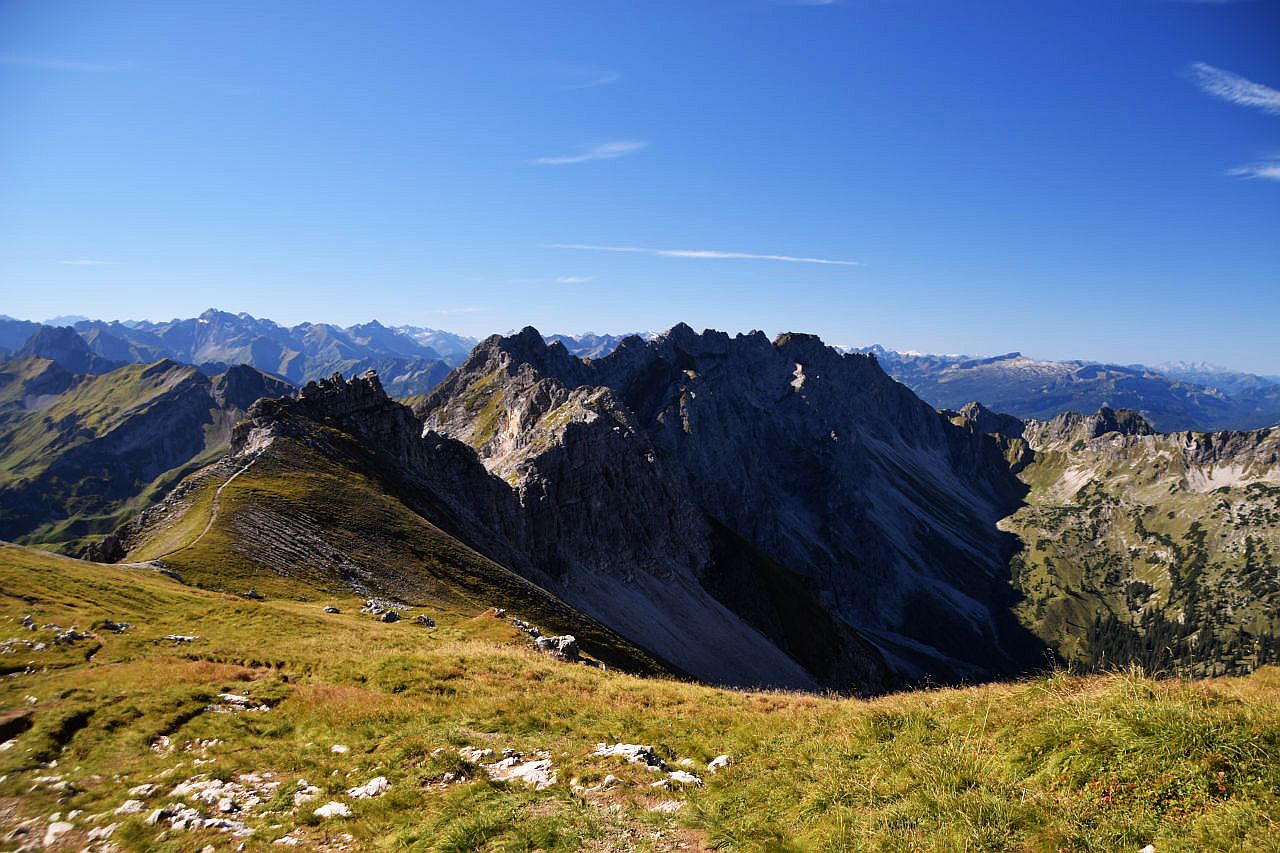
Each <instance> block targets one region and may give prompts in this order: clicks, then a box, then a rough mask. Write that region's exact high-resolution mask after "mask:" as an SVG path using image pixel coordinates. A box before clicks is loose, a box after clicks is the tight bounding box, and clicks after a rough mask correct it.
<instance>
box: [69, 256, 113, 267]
mask: <svg viewBox="0 0 1280 853" xmlns="http://www.w3.org/2000/svg"><path fill="white" fill-rule="evenodd" d="M54 264H56V265H57V266H60V267H114V266H119V265H120V262H119V261H96V260H92V259H89V258H77V259H75V260H70V261H54Z"/></svg>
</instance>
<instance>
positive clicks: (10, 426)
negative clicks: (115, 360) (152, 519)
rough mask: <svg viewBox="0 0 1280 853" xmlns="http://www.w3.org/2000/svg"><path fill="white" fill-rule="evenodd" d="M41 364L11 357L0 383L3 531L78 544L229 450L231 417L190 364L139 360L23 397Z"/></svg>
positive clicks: (31, 539)
mask: <svg viewBox="0 0 1280 853" xmlns="http://www.w3.org/2000/svg"><path fill="white" fill-rule="evenodd" d="M42 362H44V360H43V359H24V360H20V362H10V363H9V366H10V367H11V368H12V369H11V370H9V371H8V372H7V373H6V374H5V377H6V378H7V380H8V381H6V382H4V384H3V387H0V535H3V536H5V537H7V538H10V539H16V540H18V541H22V542H27V543H32V544H49V545H57V546H58V547H60V548H62V549H63V550H66V551H75V550H78V548H79V547H80V546H81V545H82V544H84V542H85V541H87V540H88V539H91V538H94V537H97V536H101V535H103V534H105V533H108V532H110V531H111V530H113V529H114V528H115V527H117V526H118V525H119V524H120V523H122V522H123V521H124V520H125V519H126V518H128V517H129V516H130V515H132V514H133V513H134V512H136V511H137V510H138V509H139V508H141V507H143V506H146V505H147V504H149V503H151V502H153V501H154V500H156V499H158V498H159V496H161V495H163V494H164V493H165V492H166V491H167V490H168V489H169V488H170V487H171V486H172V485H173V484H174V483H175V482H177V481H178V480H179V479H181V477H183V476H185V475H186V474H188V473H190V472H191V471H193V470H195V469H196V468H198V467H200V466H201V465H203V464H206V463H207V462H209V461H210V460H211V459H212V458H213V457H214V456H215V455H216V453H217V452H218V450H219V448H220V446H225V442H226V434H227V431H228V429H229V427H230V423H229V421H228V418H227V417H224V416H222V413H220V412H218V411H217V410H216V409H214V404H213V401H212V400H211V399H210V398H209V396H208V386H209V380H208V379H207V378H206V377H204V376H202V375H201V374H200V373H199V371H197V370H196V369H195V368H194V367H189V366H184V365H178V364H175V363H173V362H167V361H161V362H157V363H156V364H152V365H143V364H134V365H128V366H126V367H122V368H119V369H117V370H113V371H111V372H110V373H106V374H103V375H100V376H86V377H77V378H76V379H75V380H74V381H71V382H70V384H69V385H68V386H67V387H65V388H62V389H60V390H59V392H58V393H56V394H49V395H36V396H34V397H33V396H32V395H31V394H30V393H26V394H24V393H23V392H24V390H28V392H29V389H31V388H33V387H36V386H39V385H40V384H42V383H41V380H42V376H41V375H40V374H39V371H38V370H37V368H38V367H39V366H40V363H42ZM46 364H48V363H46ZM37 390H38V388H37Z"/></svg>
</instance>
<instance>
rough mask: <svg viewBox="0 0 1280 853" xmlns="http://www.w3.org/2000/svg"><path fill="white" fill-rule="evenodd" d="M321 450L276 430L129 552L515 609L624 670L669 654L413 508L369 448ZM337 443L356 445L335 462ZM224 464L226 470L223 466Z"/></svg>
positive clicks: (281, 585)
mask: <svg viewBox="0 0 1280 853" xmlns="http://www.w3.org/2000/svg"><path fill="white" fill-rule="evenodd" d="M326 437H327V438H328V439H329V440H330V441H332V442H333V445H331V446H330V447H329V448H328V450H327V452H325V453H322V452H319V451H318V450H316V449H314V448H312V447H309V446H307V445H306V444H305V443H303V442H301V441H298V440H295V439H292V438H288V437H279V438H277V439H275V443H274V444H273V445H272V446H271V447H270V448H268V449H267V450H266V451H264V452H263V453H262V454H261V455H260V456H258V457H257V459H255V460H254V462H253V463H252V464H251V465H249V466H247V467H246V468H244V470H243V471H241V473H240V474H239V475H238V476H237V477H236V478H235V480H234V481H231V482H230V483H228V485H227V486H226V487H225V488H224V489H223V490H222V492H221V494H220V495H219V497H218V498H217V504H216V506H217V517H216V519H215V520H214V523H213V524H212V525H211V526H210V527H209V529H208V530H207V532H206V531H205V529H204V528H205V526H206V523H207V522H208V520H209V517H210V513H211V512H212V510H213V508H214V506H215V502H214V491H215V489H216V488H217V486H218V485H219V484H220V483H221V482H225V476H226V474H222V475H220V477H209V476H203V477H201V478H200V479H199V481H198V484H197V486H196V487H195V488H194V489H193V490H192V492H191V498H190V503H189V504H188V505H186V506H184V507H183V508H182V510H181V511H175V512H173V513H170V514H169V515H170V520H168V521H167V522H166V525H165V526H163V527H161V528H159V529H157V530H156V531H155V534H154V538H152V539H151V540H149V541H148V542H146V543H145V544H143V545H142V546H141V547H140V548H139V549H138V550H136V551H134V552H133V553H131V554H130V555H129V559H130V560H145V559H155V558H157V557H163V561H164V563H165V564H166V565H168V566H170V567H172V568H174V569H176V570H177V571H178V572H180V573H181V574H182V576H183V577H184V578H185V579H186V580H188V581H189V582H192V583H196V584H199V585H202V586H205V587H209V588H214V589H219V590H223V591H230V592H244V591H246V590H248V589H250V588H256V589H258V590H259V591H261V592H263V593H265V594H268V595H273V596H287V597H293V598H297V597H302V598H306V599H310V600H312V601H315V600H318V599H319V598H320V597H321V596H326V595H329V596H332V595H339V596H350V595H352V594H353V592H352V590H353V588H360V589H364V590H366V591H367V592H369V593H370V594H375V593H376V594H378V595H389V596H394V597H397V598H399V599H402V600H404V601H406V602H407V603H410V604H414V605H422V606H431V607H433V608H436V609H443V610H446V611H449V612H466V613H475V612H477V611H479V610H484V609H486V608H489V607H507V608H512V609H514V610H519V611H520V612H521V613H522V614H524V616H525V618H527V619H530V620H532V621H533V622H535V623H536V624H538V625H540V626H542V627H543V628H544V629H547V630H549V631H552V632H555V633H572V634H573V635H574V636H576V637H577V638H578V640H579V642H580V644H581V645H582V647H583V648H584V650H586V651H587V652H589V653H590V654H591V655H593V656H594V657H597V658H598V659H600V660H602V661H604V662H606V663H608V664H610V665H614V666H620V667H624V668H626V669H627V670H628V671H633V672H645V673H658V672H670V671H671V669H670V667H668V666H667V665H666V664H664V663H662V662H660V661H658V660H655V659H654V658H653V657H652V656H651V655H649V654H647V653H646V652H644V651H642V650H640V649H639V648H637V647H635V646H634V645H632V644H631V643H629V642H627V641H626V640H625V639H623V638H622V637H620V636H618V635H617V634H616V633H614V632H613V631H610V630H609V629H607V628H605V627H604V626H603V625H600V624H599V623H598V622H595V621H594V620H592V619H589V618H587V617H585V616H583V615H582V614H580V613H577V612H576V611H574V610H573V609H572V608H570V607H569V606H567V605H565V604H564V603H563V602H561V601H560V600H559V599H557V598H555V597H554V596H552V595H551V594H549V593H547V592H546V591H544V590H542V589H541V588H540V587H537V586H535V585H534V584H532V583H530V582H529V581H527V580H525V579H524V578H521V577H520V576H518V575H516V574H514V573H513V572H511V571H509V570H508V569H506V568H504V567H503V566H501V565H498V564H497V563H495V562H493V561H492V560H489V559H487V558H485V557H484V556H482V555H481V554H478V553H477V552H475V551H474V550H472V549H471V548H468V547H467V546H466V545H463V544H462V543H461V542H459V541H458V540H456V539H454V538H453V537H452V536H450V535H448V534H447V533H445V532H444V531H442V530H440V529H439V528H438V527H436V526H435V525H433V524H431V523H430V522H428V521H426V520H425V519H423V518H422V517H421V516H419V515H417V514H416V513H414V512H412V511H411V510H409V509H408V508H407V507H406V506H405V505H404V504H402V503H401V502H400V501H399V500H397V499H396V498H395V497H394V496H393V495H391V494H389V493H388V492H387V490H386V489H385V488H384V487H383V486H382V484H380V483H379V482H377V481H376V480H375V479H374V472H372V471H362V468H363V467H364V464H365V462H367V460H365V459H362V458H360V456H359V455H358V454H362V453H363V454H367V451H365V450H363V449H362V448H360V447H359V446H357V445H354V444H352V443H351V441H350V439H349V438H346V437H345V436H343V435H342V434H340V433H336V432H335V431H332V430H328V431H327V436H326ZM344 448H345V449H346V450H349V452H350V453H351V454H352V456H350V457H346V458H344V459H343V461H342V462H338V461H335V459H334V458H332V456H333V455H338V456H341V454H342V453H343V452H344ZM226 470H227V471H228V472H229V471H230V470H231V469H230V468H228V469H226Z"/></svg>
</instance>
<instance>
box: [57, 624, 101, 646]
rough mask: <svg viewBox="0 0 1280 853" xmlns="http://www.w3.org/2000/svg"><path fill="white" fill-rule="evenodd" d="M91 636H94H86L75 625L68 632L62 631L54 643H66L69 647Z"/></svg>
mask: <svg viewBox="0 0 1280 853" xmlns="http://www.w3.org/2000/svg"><path fill="white" fill-rule="evenodd" d="M91 636H92V634H86V633H85V632H84V631H80V630H78V629H77V628H76V626H75V625H72V626H71V627H70V628H68V629H67V630H65V631H60V632H58V633H57V634H55V635H54V637H53V641H54V642H55V643H58V644H63V643H66V644H68V645H69V644H71V643H78V642H80V641H81V640H87V639H89V638H90V637H91Z"/></svg>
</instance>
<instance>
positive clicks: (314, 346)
mask: <svg viewBox="0 0 1280 853" xmlns="http://www.w3.org/2000/svg"><path fill="white" fill-rule="evenodd" d="M55 320H56V321H57V322H59V323H62V322H65V323H66V325H63V326H57V325H56V323H53V321H51V323H49V324H41V323H35V322H31V321H27V320H15V319H12V318H9V317H3V316H0V357H3V356H5V355H6V354H8V355H12V354H17V353H22V354H24V355H41V356H44V357H47V358H52V359H53V360H55V361H57V362H58V363H59V365H61V366H62V367H63V368H65V369H67V370H70V371H72V372H74V373H86V374H97V373H102V372H105V371H106V370H109V369H110V368H112V367H115V366H119V365H122V364H132V363H146V364H150V363H153V362H155V361H158V360H159V359H162V358H167V359H172V360H173V361H176V362H180V363H184V364H192V365H195V366H197V367H199V368H200V369H201V370H202V371H203V372H204V373H206V374H207V375H214V374H217V373H220V372H222V371H223V370H225V369H226V368H227V367H229V366H232V365H236V364H247V365H250V366H252V367H255V368H257V369H258V370H261V371H263V372H265V373H269V374H272V375H275V376H278V377H280V378H282V379H284V380H286V381H288V382H290V383H292V384H294V385H302V384H304V383H306V382H309V381H311V380H314V379H321V378H326V377H329V376H332V375H333V374H335V373H341V374H342V375H343V376H346V377H350V376H355V375H359V374H361V373H363V372H365V371H366V370H370V369H372V370H376V371H377V372H378V375H379V377H380V378H381V380H382V385H383V387H384V388H385V389H386V391H387V393H388V394H390V395H391V396H393V397H400V398H408V397H420V396H422V395H424V394H427V393H428V392H430V391H431V390H432V389H434V388H435V387H436V386H437V385H438V384H439V383H440V382H441V381H442V380H443V379H444V378H445V376H446V375H447V374H448V373H449V371H450V370H451V369H453V368H454V367H456V366H458V365H459V364H461V363H462V362H463V361H465V360H466V358H467V356H468V354H469V353H470V352H471V350H472V348H474V347H475V346H476V344H477V343H478V341H477V339H475V338H471V337H467V336H463V335H457V334H454V333H451V332H447V331H441V330H439V329H430V328H423V327H418V326H408V325H401V326H384V325H382V324H381V323H379V322H377V321H376V320H375V321H370V322H368V323H361V324H358V325H354V326H346V327H342V326H335V325H331V324H328V323H301V324H299V325H296V326H290V327H286V326H281V325H279V324H277V323H275V322H273V321H271V320H266V319H259V318H256V317H253V316H250V315H249V314H244V313H240V314H231V313H228V312H225V311H218V310H214V309H210V310H208V311H205V312H204V313H203V314H201V315H200V316H199V317H192V318H189V319H184V320H169V321H167V322H162V323H156V322H149V321H128V322H119V321H112V322H105V321H101V320H89V319H85V318H83V317H78V316H68V317H59V318H55ZM55 327H56V328H63V329H73V330H74V332H75V334H76V335H78V336H79V337H80V338H81V339H82V340H83V341H84V343H85V345H86V347H87V351H86V352H80V351H79V348H78V347H76V346H74V344H73V342H72V341H70V340H69V339H68V338H67V336H66V333H58V334H55V333H53V332H52V331H51V330H52V329H54V328H55ZM37 333H39V334H37ZM33 336H35V337H33ZM629 337H638V338H640V339H642V340H651V339H653V337H654V335H652V334H651V333H645V334H638V335H612V334H599V335H598V334H593V333H590V332H588V333H585V334H581V335H564V334H552V335H547V336H546V338H545V340H546V342H547V343H548V344H551V343H560V344H561V345H563V346H564V348H565V349H566V350H567V351H568V352H569V354H570V355H573V356H576V357H578V358H589V359H600V358H604V357H606V356H608V355H609V354H610V353H612V352H613V351H614V350H615V349H617V348H618V346H619V345H620V344H621V343H622V342H623V341H624V340H626V339H627V338H629ZM843 351H845V352H857V353H862V354H868V355H872V356H874V357H875V358H876V360H877V361H878V362H879V363H880V365H881V366H882V367H883V368H884V370H885V372H886V373H888V374H889V375H890V376H892V377H893V378H894V379H897V380H898V381H899V382H901V383H903V384H904V385H906V386H907V387H909V388H910V389H911V390H913V391H915V392H916V393H917V394H918V395H919V396H920V397H921V398H922V399H924V400H925V401H927V402H929V403H931V404H933V406H935V407H936V408H940V409H959V408H960V407H962V406H964V405H965V404H966V403H969V402H972V401H979V402H981V403H982V404H983V405H985V406H987V407H988V408H990V409H992V410H995V411H999V412H1005V413H1007V414H1011V415H1014V416H1016V417H1019V418H1036V419H1041V420H1044V419H1048V418H1051V417H1053V416H1054V415H1057V414H1059V413H1061V412H1068V411H1072V412H1093V411H1097V410H1098V409H1099V408H1102V407H1104V406H1109V407H1112V408H1125V409H1133V410H1135V411H1137V412H1140V413H1141V414H1142V416H1143V417H1144V418H1146V419H1147V420H1148V421H1150V422H1151V423H1152V424H1153V425H1154V426H1155V427H1156V428H1158V429H1160V430H1166V431H1177V430H1199V431H1212V430H1221V429H1254V428H1257V427H1263V426H1271V425H1274V424H1280V377H1274V376H1258V375H1254V374H1251V373H1244V372H1240V371H1233V370H1230V369H1227V368H1223V367H1218V366H1215V365H1210V364H1205V363H1203V362H1167V363H1163V364H1157V365H1141V364H1129V365H1118V364H1101V363H1096V362H1089V361H1046V360H1040V359H1034V358H1029V357H1027V356H1024V355H1023V354H1022V353H1018V352H1011V353H1006V354H1004V355H997V356H992V357H989V358H974V357H971V356H965V355H930V354H921V353H913V352H895V351H894V350H889V349H885V348H884V347H882V346H879V345H873V346H869V347H848V348H843ZM68 359H70V361H69V360H68Z"/></svg>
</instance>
